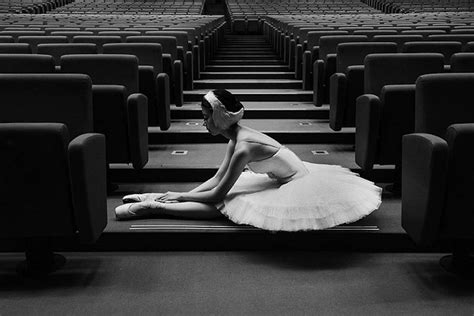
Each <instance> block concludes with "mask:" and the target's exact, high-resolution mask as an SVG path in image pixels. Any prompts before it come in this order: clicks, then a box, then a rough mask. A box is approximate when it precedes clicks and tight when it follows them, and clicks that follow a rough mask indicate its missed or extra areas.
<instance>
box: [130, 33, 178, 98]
mask: <svg viewBox="0 0 474 316" xmlns="http://www.w3.org/2000/svg"><path fill="white" fill-rule="evenodd" d="M126 42H127V43H156V44H160V45H161V47H162V48H163V70H164V72H165V73H167V74H168V76H169V77H170V90H171V91H170V93H171V94H170V96H171V103H173V104H175V105H176V106H182V105H183V103H184V96H183V82H184V78H183V76H184V73H183V62H182V61H181V60H179V58H178V45H177V40H176V38H175V37H172V36H151V35H149V36H148V35H147V36H129V37H127V40H126Z"/></svg>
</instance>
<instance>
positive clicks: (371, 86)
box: [364, 53, 444, 96]
mask: <svg viewBox="0 0 474 316" xmlns="http://www.w3.org/2000/svg"><path fill="white" fill-rule="evenodd" d="M364 66H365V72H364V92H365V93H366V94H375V95H377V96H380V92H381V90H382V88H383V87H384V86H385V85H393V84H414V83H415V82H416V79H417V78H418V77H419V76H421V75H424V74H429V73H441V72H443V71H444V56H443V55H441V54H437V53H423V54H408V53H406V54H369V55H367V56H366V57H365V61H364Z"/></svg>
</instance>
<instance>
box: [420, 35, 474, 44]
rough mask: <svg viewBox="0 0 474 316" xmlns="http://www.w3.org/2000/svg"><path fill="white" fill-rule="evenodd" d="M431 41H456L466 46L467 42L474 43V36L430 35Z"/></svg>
mask: <svg viewBox="0 0 474 316" xmlns="http://www.w3.org/2000/svg"><path fill="white" fill-rule="evenodd" d="M428 40H430V41H456V42H461V43H462V44H463V45H465V44H466V43H467V42H471V41H474V34H445V35H430V36H429V37H428Z"/></svg>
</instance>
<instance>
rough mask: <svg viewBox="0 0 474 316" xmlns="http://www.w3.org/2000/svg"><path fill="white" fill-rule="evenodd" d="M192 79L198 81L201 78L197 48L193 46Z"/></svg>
mask: <svg viewBox="0 0 474 316" xmlns="http://www.w3.org/2000/svg"><path fill="white" fill-rule="evenodd" d="M192 52H193V72H194V73H193V79H194V80H199V78H200V77H201V59H200V58H199V54H200V52H199V46H197V45H194V46H193V50H192Z"/></svg>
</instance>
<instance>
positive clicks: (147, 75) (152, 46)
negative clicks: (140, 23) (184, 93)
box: [104, 43, 171, 130]
mask: <svg viewBox="0 0 474 316" xmlns="http://www.w3.org/2000/svg"><path fill="white" fill-rule="evenodd" d="M104 54H130V55H135V56H136V57H137V58H138V63H139V65H140V66H139V77H140V78H139V80H140V82H139V90H140V92H141V93H143V94H144V95H146V96H147V98H148V125H149V126H157V125H159V126H160V128H161V130H167V129H169V127H170V124H171V116H170V88H169V84H170V83H169V77H168V75H167V74H166V73H164V72H163V57H162V55H163V52H162V48H161V45H160V44H156V43H121V44H105V45H104Z"/></svg>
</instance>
